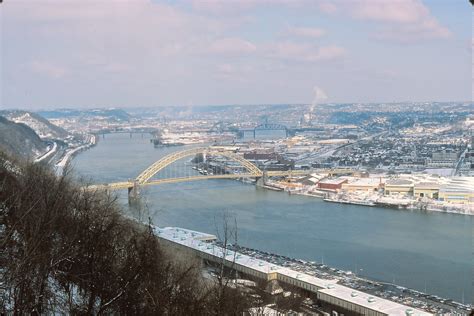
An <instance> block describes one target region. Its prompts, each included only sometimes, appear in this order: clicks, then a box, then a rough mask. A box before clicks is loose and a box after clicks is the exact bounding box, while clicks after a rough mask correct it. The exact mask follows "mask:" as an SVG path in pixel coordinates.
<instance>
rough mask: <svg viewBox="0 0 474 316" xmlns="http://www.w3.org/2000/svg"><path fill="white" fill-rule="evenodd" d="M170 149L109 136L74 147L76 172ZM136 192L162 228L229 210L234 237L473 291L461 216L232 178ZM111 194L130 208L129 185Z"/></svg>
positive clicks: (138, 163) (112, 170)
mask: <svg viewBox="0 0 474 316" xmlns="http://www.w3.org/2000/svg"><path fill="white" fill-rule="evenodd" d="M187 148H188V147H187V146H184V148H183V149H187ZM176 149H177V148H166V147H163V148H154V147H153V145H152V144H150V141H149V139H148V138H143V139H142V138H140V137H133V138H130V137H129V135H128V134H111V135H107V137H105V138H104V139H100V141H99V143H98V146H96V147H94V149H92V150H87V151H84V152H81V153H80V154H79V155H76V156H75V158H74V159H73V162H74V170H75V172H76V173H77V174H78V175H80V176H81V177H84V178H87V179H91V180H92V181H94V182H96V183H110V182H117V181H126V180H127V179H133V178H135V177H136V176H137V175H138V174H140V172H142V171H143V169H145V168H146V167H147V166H150V165H151V164H153V163H154V162H156V161H157V160H159V159H161V158H162V157H164V156H166V155H168V154H170V153H172V152H174V151H176ZM189 168H190V167H189ZM177 170H178V171H180V170H182V172H183V175H186V174H188V173H189V171H188V170H187V169H186V168H182V169H180V168H178V169H177ZM177 176H179V174H177ZM142 193H143V198H144V203H146V206H147V213H146V215H145V217H147V218H148V217H150V218H152V220H153V222H155V223H157V224H159V226H178V227H187V228H190V229H193V230H197V231H203V232H206V231H207V232H212V231H215V218H216V217H219V214H221V213H222V212H223V211H225V210H226V211H229V212H232V213H233V214H235V216H236V219H237V223H238V229H239V244H242V245H246V246H249V247H252V248H254V249H261V250H264V251H268V252H272V253H278V254H283V255H285V256H288V257H292V258H301V259H304V260H307V261H316V260H317V261H321V258H322V257H323V258H324V262H325V263H326V264H328V265H330V266H332V267H337V268H338V269H342V270H346V271H347V270H353V271H355V270H357V271H359V269H363V271H364V275H365V276H367V277H368V278H371V279H374V280H383V281H386V282H392V281H393V280H394V279H395V280H396V283H398V284H400V285H402V286H405V287H409V288H415V289H417V290H420V291H423V289H424V288H425V285H426V283H427V288H428V291H429V292H430V293H433V294H435V295H439V296H441V297H450V298H452V299H456V300H457V301H460V302H461V301H462V297H465V298H466V301H467V299H469V298H471V297H472V294H471V293H472V285H471V282H470V275H471V272H472V271H471V270H472V255H471V250H472V249H471V247H472V245H471V242H470V241H471V237H472V236H471V235H472V227H471V225H470V218H468V217H466V216H464V217H463V216H460V215H457V214H456V215H454V214H448V213H439V212H433V213H431V214H430V216H427V213H425V212H420V211H413V212H406V211H404V212H403V211H402V212H401V211H397V210H395V209H391V208H380V207H377V206H375V207H364V206H356V205H350V204H340V203H328V202H324V201H322V199H310V198H307V197H303V196H297V195H295V196H293V195H291V196H290V195H289V194H282V193H281V192H275V191H273V190H266V189H258V190H257V189H256V187H255V186H251V185H248V184H242V183H241V182H240V181H235V180H234V181H228V180H206V181H193V182H183V183H174V184H163V185H157V186H147V187H146V188H145V189H144V190H143V192H142ZM117 194H118V195H119V197H118V198H119V201H120V202H121V204H122V205H123V207H124V208H125V209H128V197H127V194H126V192H117ZM129 212H133V211H132V210H131V209H130V211H129ZM131 214H133V213H131ZM354 266H357V269H354ZM440 276H442V277H440ZM394 283H395V282H394ZM463 293H464V295H463Z"/></svg>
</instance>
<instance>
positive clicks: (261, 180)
mask: <svg viewBox="0 0 474 316" xmlns="http://www.w3.org/2000/svg"><path fill="white" fill-rule="evenodd" d="M267 180H268V175H267V171H266V170H263V174H262V177H260V178H257V182H256V185H257V186H259V187H263V186H265V185H267Z"/></svg>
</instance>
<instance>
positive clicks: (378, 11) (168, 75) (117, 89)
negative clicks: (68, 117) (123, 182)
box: [0, 0, 472, 109]
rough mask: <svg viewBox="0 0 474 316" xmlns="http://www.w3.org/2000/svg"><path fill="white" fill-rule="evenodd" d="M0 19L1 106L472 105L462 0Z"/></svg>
mask: <svg viewBox="0 0 474 316" xmlns="http://www.w3.org/2000/svg"><path fill="white" fill-rule="evenodd" d="M0 14H1V16H0V21H1V23H0V27H1V47H0V52H1V62H2V63H1V82H0V88H1V92H0V97H1V99H0V107H2V108H6V107H8V108H12V107H21V108H31V109H35V108H46V107H48V108H51V107H98V106H128V107H131V106H154V105H157V106H158V105H202V104H258V103H311V102H312V100H313V98H314V91H315V90H317V91H318V93H319V96H320V100H324V102H391V101H407V100H408V101H410V100H413V101H430V100H436V101H449V100H470V99H471V44H472V36H471V5H470V4H469V2H468V1H467V0H432V1H428V0H425V1H421V0H332V1H329V0H207V1H206V0H195V1H191V0H190V1H184V0H183V1H171V0H169V1H150V0H116V1H113V0H107V1H106V0H82V1H76V0H56V1H54V0H4V2H3V4H0ZM316 87H317V88H316ZM326 96H327V98H325V97H326ZM321 102H322V101H321Z"/></svg>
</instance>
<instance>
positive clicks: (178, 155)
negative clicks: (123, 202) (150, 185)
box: [135, 147, 263, 185]
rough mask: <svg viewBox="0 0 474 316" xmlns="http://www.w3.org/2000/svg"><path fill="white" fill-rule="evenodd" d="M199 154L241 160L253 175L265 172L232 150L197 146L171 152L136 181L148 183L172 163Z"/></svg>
mask: <svg viewBox="0 0 474 316" xmlns="http://www.w3.org/2000/svg"><path fill="white" fill-rule="evenodd" d="M197 154H214V155H220V156H223V157H226V158H228V159H230V160H233V161H236V162H239V163H240V164H241V165H242V166H243V167H244V168H245V169H247V171H248V172H249V173H250V174H251V175H252V176H253V177H261V176H262V175H263V172H262V171H261V170H260V169H259V168H258V167H257V166H255V165H254V164H253V163H251V162H250V161H248V160H247V159H244V158H243V157H241V156H239V155H237V154H235V153H234V152H231V151H225V150H219V149H215V148H212V147H196V148H191V149H188V150H183V151H178V152H174V153H171V154H169V155H167V156H165V157H163V158H161V159H160V160H158V161H156V162H155V163H153V164H152V165H151V166H149V167H148V168H147V169H145V170H144V171H143V172H142V173H141V174H140V175H139V176H138V177H137V178H136V179H135V183H136V184H138V185H143V184H146V183H147V182H148V181H149V180H150V179H151V178H152V177H153V176H154V175H155V174H157V173H158V172H160V171H161V170H163V169H164V168H166V167H167V166H169V165H171V164H172V163H174V162H176V161H178V160H180V159H183V158H186V157H190V156H195V155H197Z"/></svg>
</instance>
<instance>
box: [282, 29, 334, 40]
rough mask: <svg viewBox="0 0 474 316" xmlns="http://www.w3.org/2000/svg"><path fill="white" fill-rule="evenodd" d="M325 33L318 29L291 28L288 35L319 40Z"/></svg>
mask: <svg viewBox="0 0 474 316" xmlns="http://www.w3.org/2000/svg"><path fill="white" fill-rule="evenodd" d="M325 33H326V31H325V30H323V29H321V28H316V27H289V28H288V30H287V34H288V35H292V36H299V37H308V38H319V37H321V36H323V35H324V34H325Z"/></svg>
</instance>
